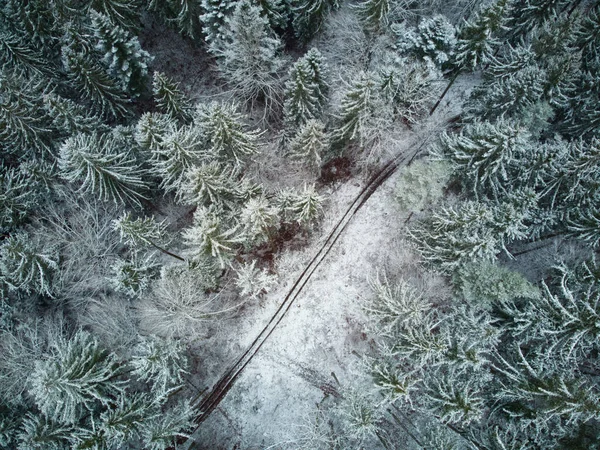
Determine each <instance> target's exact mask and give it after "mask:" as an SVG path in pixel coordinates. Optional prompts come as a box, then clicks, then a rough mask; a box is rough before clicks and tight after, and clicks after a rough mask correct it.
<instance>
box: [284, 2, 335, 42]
mask: <svg viewBox="0 0 600 450" xmlns="http://www.w3.org/2000/svg"><path fill="white" fill-rule="evenodd" d="M337 8H339V2H338V0H303V1H300V2H298V6H297V9H296V10H295V11H294V20H293V26H294V31H295V33H296V36H297V37H298V38H299V39H300V40H301V41H304V42H306V41H308V40H309V39H310V38H311V37H313V35H314V34H316V33H317V32H319V31H320V30H321V28H322V26H323V23H324V22H325V19H326V18H327V16H328V15H329V14H330V13H331V11H333V10H335V9H337Z"/></svg>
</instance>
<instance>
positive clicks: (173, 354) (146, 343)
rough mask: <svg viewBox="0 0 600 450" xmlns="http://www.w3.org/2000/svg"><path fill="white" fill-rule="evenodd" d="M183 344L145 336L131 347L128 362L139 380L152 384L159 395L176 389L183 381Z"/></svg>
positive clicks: (184, 360) (184, 365)
mask: <svg viewBox="0 0 600 450" xmlns="http://www.w3.org/2000/svg"><path fill="white" fill-rule="evenodd" d="M183 350H184V348H183V346H182V344H181V343H180V342H179V341H176V340H172V339H157V338H145V339H142V341H141V342H140V343H139V344H138V345H136V347H135V348H134V349H133V357H132V358H131V361H130V364H131V366H132V367H133V373H134V374H135V375H136V376H137V377H138V379H139V380H141V381H145V382H148V383H150V384H151V385H152V390H153V391H154V392H156V393H157V395H158V396H159V397H163V396H166V395H168V393H169V391H172V390H173V389H177V387H179V386H180V385H181V383H182V381H183V374H184V373H185V372H186V369H185V368H186V366H187V361H186V359H185V356H184V355H183Z"/></svg>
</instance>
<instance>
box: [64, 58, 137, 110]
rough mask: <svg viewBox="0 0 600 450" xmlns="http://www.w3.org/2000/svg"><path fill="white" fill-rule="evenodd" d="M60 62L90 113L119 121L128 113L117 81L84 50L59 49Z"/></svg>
mask: <svg viewBox="0 0 600 450" xmlns="http://www.w3.org/2000/svg"><path fill="white" fill-rule="evenodd" d="M62 60H63V65H64V67H65V71H66V72H67V77H68V79H69V81H70V82H71V83H72V84H73V86H74V87H75V89H76V90H77V91H78V93H79V95H80V96H81V97H82V98H84V99H85V100H87V102H88V103H89V105H90V106H91V107H92V108H93V111H94V112H95V113H96V114H98V115H100V116H102V117H105V118H120V117H123V116H125V115H127V113H128V109H127V107H128V103H129V102H130V99H129V98H128V96H127V95H126V93H125V92H124V91H123V89H121V87H120V86H119V84H118V82H117V80H115V79H114V78H111V77H110V76H109V75H108V74H107V73H106V71H105V69H104V67H102V66H101V65H100V63H99V62H96V61H95V60H94V59H92V58H91V56H90V55H89V54H87V53H86V52H85V51H77V50H75V49H73V48H70V47H67V46H65V47H63V51H62Z"/></svg>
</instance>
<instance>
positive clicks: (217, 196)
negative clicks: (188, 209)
mask: <svg viewBox="0 0 600 450" xmlns="http://www.w3.org/2000/svg"><path fill="white" fill-rule="evenodd" d="M233 178H234V174H233V173H232V172H231V171H230V170H227V169H225V168H224V167H223V166H221V165H220V164H219V163H217V162H211V163H208V164H202V165H200V166H195V167H192V168H191V169H189V170H188V171H187V172H186V174H185V181H184V182H183V183H182V184H181V186H180V188H179V190H178V191H177V197H178V198H179V200H180V201H181V202H182V203H185V204H188V205H198V206H210V205H211V204H213V205H217V206H222V205H224V204H227V203H228V202H229V201H230V200H231V197H232V196H233V191H234V186H233V184H232V179H233Z"/></svg>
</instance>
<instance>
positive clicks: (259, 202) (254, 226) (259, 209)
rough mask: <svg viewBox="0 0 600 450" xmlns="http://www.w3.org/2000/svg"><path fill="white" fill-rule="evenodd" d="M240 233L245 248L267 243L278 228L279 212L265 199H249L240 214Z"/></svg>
mask: <svg viewBox="0 0 600 450" xmlns="http://www.w3.org/2000/svg"><path fill="white" fill-rule="evenodd" d="M240 225H241V227H242V230H241V233H243V234H244V235H245V236H246V239H245V244H246V245H247V246H252V245H260V244H262V243H264V242H268V241H269V239H270V238H271V237H272V236H273V234H274V232H275V231H276V230H277V228H278V226H279V211H278V210H277V208H276V207H274V206H273V205H271V204H270V203H269V201H268V200H267V199H266V198H265V197H255V198H251V199H250V200H248V201H247V202H246V204H245V205H244V206H243V208H242V210H241V212H240Z"/></svg>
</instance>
